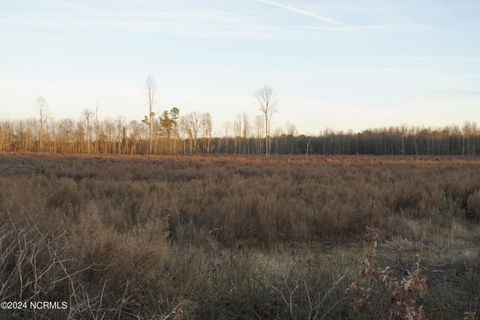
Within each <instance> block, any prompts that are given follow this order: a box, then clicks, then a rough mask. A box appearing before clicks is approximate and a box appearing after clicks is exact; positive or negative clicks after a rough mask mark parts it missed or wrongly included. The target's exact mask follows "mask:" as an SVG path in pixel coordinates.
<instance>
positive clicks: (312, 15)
mask: <svg viewBox="0 0 480 320" xmlns="http://www.w3.org/2000/svg"><path fill="white" fill-rule="evenodd" d="M255 1H257V2H261V3H264V4H268V5H271V6H275V7H278V8H282V9H285V10H288V11H291V12H294V13H297V14H301V15H304V16H307V17H310V18H313V19H316V20H320V21H323V22H327V23H330V24H333V25H338V26H346V24H345V23H343V22H340V21H337V20H335V19H331V18H328V17H324V16H321V15H318V14H315V13H313V12H310V11H307V10H303V9H300V8H297V7H292V6H289V5H286V4H282V3H279V2H276V1H272V0H255Z"/></svg>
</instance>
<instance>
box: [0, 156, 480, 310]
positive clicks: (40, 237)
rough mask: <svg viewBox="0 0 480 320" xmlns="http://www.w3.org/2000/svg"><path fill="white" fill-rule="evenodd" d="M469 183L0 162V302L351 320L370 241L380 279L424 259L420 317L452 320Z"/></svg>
mask: <svg viewBox="0 0 480 320" xmlns="http://www.w3.org/2000/svg"><path fill="white" fill-rule="evenodd" d="M479 169H480V161H479V160H477V159H474V158H471V159H463V158H415V159H414V158H406V157H401V158H395V157H379V158H376V157H353V156H352V157H314V156H312V157H309V158H308V159H305V158H304V157H277V158H270V159H263V158H260V157H258V158H255V157H244V158H232V157H178V158H177V157H167V156H165V157H157V156H145V157H140V156H135V157H123V158H115V157H90V156H85V155H84V156H75V157H66V156H60V155H54V156H51V155H41V154H40V155H35V156H34V155H28V154H23V155H21V154H15V155H14V154H2V155H0V218H1V220H0V221H1V226H0V227H1V230H2V231H3V232H2V241H1V242H0V246H1V250H2V259H1V261H0V279H1V281H2V289H3V291H1V294H2V299H3V300H6V298H9V299H11V300H17V299H40V298H42V299H43V300H53V301H57V300H61V301H63V300H66V301H69V306H70V308H69V309H68V310H66V311H55V312H53V311H50V313H45V312H47V311H45V312H44V313H43V314H42V315H44V316H47V317H57V318H65V316H66V315H68V316H70V318H75V319H77V318H98V319H100V318H136V317H144V318H149V319H150V318H154V319H163V318H174V317H175V318H178V319H180V318H198V319H212V318H219V319H231V318H242V319H259V318H260V319H270V318H277V319H284V318H286V319H322V318H324V319H326V318H331V319H352V318H353V319H356V318H359V317H361V315H359V314H357V313H356V312H355V309H354V308H352V306H351V304H350V300H349V299H348V297H347V296H346V295H345V289H346V288H347V287H348V285H349V283H351V282H352V281H355V280H356V279H357V277H358V275H357V274H356V273H355V272H352V271H353V270H354V269H355V268H356V267H355V266H357V265H358V264H359V263H360V262H361V260H362V256H363V255H364V251H365V249H364V247H363V245H362V243H363V240H362V235H363V234H364V231H365V229H366V228H367V226H373V227H376V228H378V229H380V230H382V231H383V233H384V235H385V238H386V241H385V242H384V247H383V248H384V249H382V247H381V249H380V253H379V255H378V261H379V263H380V264H383V265H385V266H387V265H388V266H391V268H392V269H395V270H396V271H397V272H399V273H400V274H401V273H402V272H405V271H404V270H412V267H413V266H414V265H415V263H416V262H417V260H418V257H416V256H415V255H420V256H421V258H422V259H423V260H424V262H423V263H422V267H423V268H424V271H425V276H426V277H427V279H428V281H429V290H428V292H427V293H426V294H425V296H424V297H422V299H423V303H422V304H423V305H424V307H425V309H424V310H425V314H426V315H428V317H429V318H432V319H449V318H452V317H457V318H458V317H460V318H461V317H463V315H464V314H465V313H466V312H470V313H472V312H478V308H479V305H480V304H479V302H480V294H479V292H478V290H477V288H478V287H477V286H478V285H480V277H479V276H480V274H479V270H480V260H479V258H478V250H479V249H478V243H479V242H478V241H479V240H480V225H479V223H478V220H479V219H478V217H479V210H480V205H479V203H480V202H479V201H480V200H479V199H480V196H479V194H480V170H479ZM382 270H383V269H382ZM402 270H403V271H402ZM405 277H406V276H405ZM402 278H404V277H402ZM405 279H407V278H405ZM400 282H401V281H400ZM402 285H403V284H402ZM392 288H393V287H392ZM378 311H379V310H376V312H378ZM380 311H381V310H380ZM8 316H11V314H8ZM17 316H18V317H21V316H22V313H17ZM23 316H24V314H23ZM33 316H34V315H32V317H33Z"/></svg>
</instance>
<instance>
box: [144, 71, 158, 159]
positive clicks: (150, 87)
mask: <svg viewBox="0 0 480 320" xmlns="http://www.w3.org/2000/svg"><path fill="white" fill-rule="evenodd" d="M145 85H146V86H147V103H148V115H146V116H145V118H144V119H143V123H145V124H146V125H147V126H148V153H149V154H152V150H153V149H152V148H153V122H154V117H155V112H153V107H154V105H155V90H156V85H155V79H154V78H153V76H152V75H148V77H147V79H146V80H145Z"/></svg>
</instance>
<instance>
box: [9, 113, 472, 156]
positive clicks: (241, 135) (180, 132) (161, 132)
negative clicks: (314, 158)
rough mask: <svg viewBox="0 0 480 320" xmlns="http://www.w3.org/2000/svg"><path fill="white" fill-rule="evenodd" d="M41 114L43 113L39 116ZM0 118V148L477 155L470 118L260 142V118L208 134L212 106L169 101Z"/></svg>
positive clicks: (290, 132) (290, 133)
mask: <svg viewBox="0 0 480 320" xmlns="http://www.w3.org/2000/svg"><path fill="white" fill-rule="evenodd" d="M42 117H43V116H42ZM42 117H41V118H40V119H27V120H3V121H0V151H2V152H18V151H20V152H22V151H27V152H36V151H41V152H53V153H91V154H95V153H97V154H106V153H111V154H150V153H151V154H265V153H266V152H265V151H266V150H265V148H266V147H267V146H269V148H270V151H269V153H271V154H303V155H307V154H351V155H354V154H374V155H478V154H480V130H479V128H478V127H477V125H476V123H475V122H466V123H465V124H464V125H463V126H448V127H442V128H435V129H432V128H417V127H406V126H402V127H390V128H381V129H371V130H365V131H362V132H358V133H355V132H351V131H350V132H335V131H331V130H325V131H323V132H322V133H321V134H319V135H318V136H305V135H298V134H297V132H296V129H295V127H294V126H293V125H289V126H287V128H286V129H276V130H274V131H273V132H272V134H271V135H269V137H268V140H269V142H268V143H265V142H266V140H267V139H266V135H265V129H264V127H263V125H264V120H262V117H261V116H258V117H257V118H255V119H254V120H255V121H253V122H252V124H251V123H250V120H249V118H248V115H246V114H243V115H242V116H239V117H238V118H237V119H236V120H235V121H233V122H232V123H228V124H226V125H225V126H224V128H225V130H224V133H223V134H221V135H216V136H214V135H213V123H212V118H211V116H210V114H208V113H204V114H198V113H195V112H194V113H190V114H187V115H184V116H180V115H179V110H178V109H176V108H174V109H172V110H170V111H165V112H164V113H162V115H161V116H160V117H155V118H153V117H150V118H149V119H148V121H147V120H144V121H130V122H127V121H125V120H124V119H116V120H113V119H103V120H99V119H98V117H96V113H95V112H91V111H88V110H85V111H84V112H82V117H81V118H80V119H78V120H72V119H60V120H54V119H51V118H42Z"/></svg>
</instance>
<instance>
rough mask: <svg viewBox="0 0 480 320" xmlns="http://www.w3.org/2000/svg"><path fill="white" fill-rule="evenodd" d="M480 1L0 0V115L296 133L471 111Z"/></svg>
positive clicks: (476, 113) (479, 87) (459, 118)
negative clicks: (260, 127)
mask: <svg viewBox="0 0 480 320" xmlns="http://www.w3.org/2000/svg"><path fill="white" fill-rule="evenodd" d="M479 35H480V1H478V0H421V1H419V0H296V1H293V0H209V1H207V0H82V1H80V0H28V1H27V0H15V1H12V0H0V120H1V119H18V118H26V117H36V115H37V113H38V110H37V108H36V106H35V101H36V98H37V97H39V96H42V97H44V98H45V99H46V101H47V103H48V106H49V110H50V113H51V115H52V116H53V117H55V118H65V117H69V118H78V117H79V116H80V113H81V111H82V110H83V109H86V108H89V109H95V107H96V106H98V110H99V115H100V117H103V118H105V117H111V118H118V117H119V116H123V117H125V119H126V120H134V119H136V120H141V119H142V118H143V116H144V115H145V114H146V113H147V103H146V89H145V78H146V77H147V76H148V75H149V74H152V75H153V76H154V78H155V81H156V85H157V94H158V95H157V103H156V105H155V109H156V110H157V111H161V110H165V109H169V108H171V107H173V106H178V107H179V108H180V110H181V112H182V113H184V114H185V113H188V112H192V111H197V112H210V113H211V115H212V117H213V120H214V125H215V129H216V130H217V131H219V130H222V127H223V125H224V123H225V122H226V121H232V120H233V119H235V117H236V116H237V115H238V114H240V113H242V112H243V111H246V112H247V113H248V114H249V115H250V117H252V118H253V117H254V116H256V115H258V114H259V112H258V108H257V106H256V102H255V99H254V96H253V93H254V92H255V91H256V90H257V89H258V88H260V87H262V86H263V85H265V84H267V85H268V86H270V87H272V88H273V89H274V90H275V92H276V94H277V100H278V105H277V109H278V112H277V113H276V114H275V115H274V117H273V122H274V124H273V126H274V127H284V126H285V123H286V122H290V123H294V124H295V125H296V126H297V128H298V130H299V131H300V132H302V133H318V132H320V131H321V130H324V129H326V128H330V129H335V130H349V129H351V130H355V131H358V130H362V129H366V128H371V127H385V126H395V125H404V124H406V125H412V126H434V127H435V126H442V125H450V124H460V125H461V124H462V123H463V122H464V121H480V40H479Z"/></svg>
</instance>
